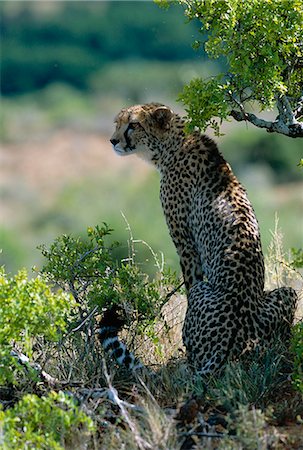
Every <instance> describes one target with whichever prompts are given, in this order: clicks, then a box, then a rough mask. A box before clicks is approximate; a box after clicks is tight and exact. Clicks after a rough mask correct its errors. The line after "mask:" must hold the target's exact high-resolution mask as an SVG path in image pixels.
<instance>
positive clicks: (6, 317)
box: [0, 268, 76, 383]
mask: <svg viewBox="0 0 303 450" xmlns="http://www.w3.org/2000/svg"><path fill="white" fill-rule="evenodd" d="M75 306H76V302H75V300H74V299H73V298H72V297H71V296H70V295H68V294H66V293H63V292H62V291H58V292H56V293H54V292H52V290H51V287H50V286H49V285H47V283H46V281H45V280H44V279H43V277H41V276H38V277H36V278H33V279H28V276H27V272H26V271H25V270H21V271H19V272H18V274H17V275H15V276H14V277H12V278H10V277H8V276H7V275H6V274H5V271H4V269H3V268H1V269H0V357H1V364H0V383H7V381H10V382H15V381H16V380H15V377H14V374H15V372H16V371H18V370H19V369H20V366H19V364H18V363H17V362H16V360H15V359H14V358H13V357H12V356H11V349H12V342H14V344H15V345H16V346H18V348H20V349H21V351H24V352H25V353H26V354H27V355H28V356H29V357H31V356H32V354H33V345H34V339H35V338H37V337H38V336H43V338H44V339H45V340H46V341H56V340H58V339H59V338H60V336H61V335H62V333H63V332H64V330H65V329H66V327H67V318H68V316H69V315H70V313H71V312H72V311H73V309H74V308H75Z"/></svg>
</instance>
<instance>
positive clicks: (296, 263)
mask: <svg viewBox="0 0 303 450" xmlns="http://www.w3.org/2000/svg"><path fill="white" fill-rule="evenodd" d="M291 253H292V257H293V260H292V262H291V265H292V267H294V268H295V269H300V268H301V269H302V268H303V249H302V248H291Z"/></svg>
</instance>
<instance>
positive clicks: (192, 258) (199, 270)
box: [177, 246, 205, 292]
mask: <svg viewBox="0 0 303 450" xmlns="http://www.w3.org/2000/svg"><path fill="white" fill-rule="evenodd" d="M177 250H178V248H177ZM178 254H179V257H180V266H181V270H182V274H183V279H184V284H185V287H186V290H187V292H189V290H190V288H191V287H192V286H194V285H195V284H196V283H198V282H201V281H203V280H204V278H205V275H204V272H203V267H202V263H201V259H200V256H199V254H198V253H197V252H196V251H195V250H194V249H193V248H192V247H190V246H187V247H186V248H185V249H184V247H182V249H180V251H178Z"/></svg>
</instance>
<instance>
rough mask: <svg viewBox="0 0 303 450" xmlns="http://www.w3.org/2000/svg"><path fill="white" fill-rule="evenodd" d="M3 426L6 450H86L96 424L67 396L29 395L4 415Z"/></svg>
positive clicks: (0, 420) (51, 393) (60, 394)
mask: <svg viewBox="0 0 303 450" xmlns="http://www.w3.org/2000/svg"><path fill="white" fill-rule="evenodd" d="M0 426H1V428H2V433H3V434H2V436H1V438H2V442H1V444H2V446H1V448H3V449H4V450H8V449H10V450H19V449H21V448H22V449H29V448H34V449H45V450H46V449H52V450H61V449H63V448H66V445H67V444H68V446H69V448H71V446H72V445H74V448H82V446H81V445H79V444H80V442H81V441H82V442H84V441H87V439H88V436H89V434H90V433H91V432H92V431H93V421H92V420H91V419H90V418H89V417H88V416H87V415H86V414H85V413H84V412H83V411H81V409H80V408H79V407H78V406H76V404H75V401H74V400H73V399H72V398H69V397H68V396H67V395H65V394H64V393H63V392H50V393H49V394H48V395H47V396H45V397H41V398H39V397H38V396H37V395H32V394H30V395H25V396H24V397H23V398H22V400H20V401H19V402H18V403H17V404H16V405H15V406H14V407H13V408H10V409H7V410H6V411H5V412H3V411H1V412H0Z"/></svg>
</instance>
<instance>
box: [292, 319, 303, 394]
mask: <svg viewBox="0 0 303 450" xmlns="http://www.w3.org/2000/svg"><path fill="white" fill-rule="evenodd" d="M291 348H292V351H293V353H294V356H295V359H294V371H293V382H294V385H295V387H296V389H297V390H298V391H300V392H301V393H302V394H303V322H302V321H301V322H299V323H297V324H296V325H295V326H294V327H293V330H292V345H291Z"/></svg>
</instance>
